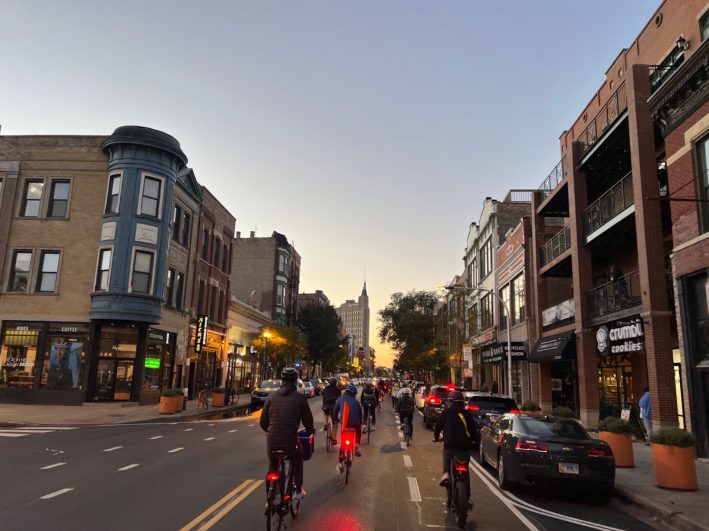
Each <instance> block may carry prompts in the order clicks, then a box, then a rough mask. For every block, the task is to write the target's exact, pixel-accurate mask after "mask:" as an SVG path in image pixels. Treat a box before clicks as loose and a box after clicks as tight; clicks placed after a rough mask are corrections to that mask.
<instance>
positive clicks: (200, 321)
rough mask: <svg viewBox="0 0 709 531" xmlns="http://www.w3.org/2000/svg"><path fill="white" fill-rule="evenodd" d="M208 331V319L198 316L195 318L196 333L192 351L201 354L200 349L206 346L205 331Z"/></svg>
mask: <svg viewBox="0 0 709 531" xmlns="http://www.w3.org/2000/svg"><path fill="white" fill-rule="evenodd" d="M208 329H209V317H208V316H206V315H200V316H199V317H197V331H196V333H195V340H194V351H195V352H202V347H204V346H205V345H206V344H207V330H208Z"/></svg>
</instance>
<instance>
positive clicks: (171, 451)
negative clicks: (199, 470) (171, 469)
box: [167, 447, 184, 454]
mask: <svg viewBox="0 0 709 531" xmlns="http://www.w3.org/2000/svg"><path fill="white" fill-rule="evenodd" d="M180 450H184V448H182V447H180V448H175V449H174V450H168V452H167V453H168V454H174V453H175V452H179V451H180Z"/></svg>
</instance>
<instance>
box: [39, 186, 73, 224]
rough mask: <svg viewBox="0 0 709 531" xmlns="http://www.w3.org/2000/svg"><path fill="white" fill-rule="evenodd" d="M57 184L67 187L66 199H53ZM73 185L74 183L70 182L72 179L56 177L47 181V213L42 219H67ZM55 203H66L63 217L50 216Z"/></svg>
mask: <svg viewBox="0 0 709 531" xmlns="http://www.w3.org/2000/svg"><path fill="white" fill-rule="evenodd" d="M57 184H68V185H69V193H68V195H67V198H66V199H54V192H55V191H56V185H57ZM73 184H74V183H73V182H72V179H69V178H62V177H57V178H52V179H50V180H49V197H48V198H47V212H46V213H45V216H44V217H46V218H49V219H69V208H70V207H71V192H72V190H73V188H74V187H73ZM56 201H66V212H65V213H64V215H63V216H53V215H52V208H53V207H54V204H55V202H56Z"/></svg>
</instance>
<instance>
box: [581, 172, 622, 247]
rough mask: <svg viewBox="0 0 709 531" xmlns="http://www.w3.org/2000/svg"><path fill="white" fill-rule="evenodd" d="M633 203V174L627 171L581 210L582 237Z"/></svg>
mask: <svg viewBox="0 0 709 531" xmlns="http://www.w3.org/2000/svg"><path fill="white" fill-rule="evenodd" d="M633 203H634V200H633V175H632V174H630V173H629V174H628V175H626V176H625V177H623V178H622V179H621V180H620V182H618V183H617V184H615V185H613V188H611V189H610V190H608V191H607V192H606V193H605V194H603V195H602V196H601V197H599V198H598V199H597V200H596V201H594V202H593V203H592V204H591V206H589V207H588V208H587V209H586V210H584V211H583V235H584V237H586V236H588V235H589V234H591V233H592V232H593V231H594V230H597V229H600V228H601V227H602V226H603V225H605V224H606V223H607V222H609V221H610V220H612V219H613V218H614V217H615V216H617V215H618V214H620V213H621V212H622V211H623V210H625V209H626V208H628V207H629V206H630V205H632V204H633Z"/></svg>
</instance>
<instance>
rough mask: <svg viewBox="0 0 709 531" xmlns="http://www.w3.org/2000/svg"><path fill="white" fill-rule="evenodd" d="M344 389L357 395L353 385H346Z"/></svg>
mask: <svg viewBox="0 0 709 531" xmlns="http://www.w3.org/2000/svg"><path fill="white" fill-rule="evenodd" d="M345 391H347V392H348V393H352V394H353V395H355V396H356V395H357V388H356V387H355V386H354V385H348V386H347V387H345Z"/></svg>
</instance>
